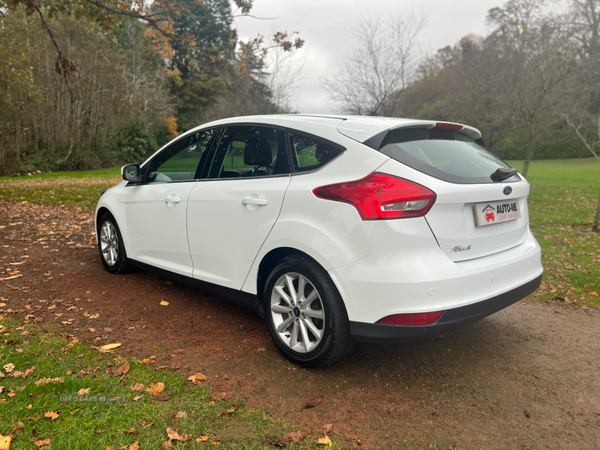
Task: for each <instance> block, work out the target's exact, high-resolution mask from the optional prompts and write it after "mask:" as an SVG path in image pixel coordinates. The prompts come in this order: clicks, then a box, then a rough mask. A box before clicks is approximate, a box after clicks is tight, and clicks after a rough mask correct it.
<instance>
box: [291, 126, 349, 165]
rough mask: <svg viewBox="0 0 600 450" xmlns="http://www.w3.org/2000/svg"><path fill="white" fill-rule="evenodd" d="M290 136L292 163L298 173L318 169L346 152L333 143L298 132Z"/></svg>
mask: <svg viewBox="0 0 600 450" xmlns="http://www.w3.org/2000/svg"><path fill="white" fill-rule="evenodd" d="M288 136H289V139H290V144H291V150H292V163H293V165H294V170H295V171H296V172H305V171H308V170H314V169H318V168H319V167H321V166H324V165H325V164H327V163H328V162H329V161H331V160H333V159H335V158H336V157H337V156H339V155H341V154H342V153H343V152H344V150H345V149H344V148H342V147H338V146H336V145H334V144H332V143H329V142H324V141H322V140H320V139H315V138H313V137H312V136H307V135H304V134H299V133H296V132H289V133H288Z"/></svg>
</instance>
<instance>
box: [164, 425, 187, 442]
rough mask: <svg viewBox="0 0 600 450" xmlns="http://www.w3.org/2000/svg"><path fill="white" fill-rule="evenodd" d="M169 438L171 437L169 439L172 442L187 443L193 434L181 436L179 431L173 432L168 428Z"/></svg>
mask: <svg viewBox="0 0 600 450" xmlns="http://www.w3.org/2000/svg"><path fill="white" fill-rule="evenodd" d="M167 436H169V439H170V440H172V441H181V442H186V441H189V440H190V438H191V437H192V435H191V434H186V435H183V436H182V435H180V434H179V433H178V432H177V430H173V429H171V428H167Z"/></svg>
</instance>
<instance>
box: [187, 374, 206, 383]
mask: <svg viewBox="0 0 600 450" xmlns="http://www.w3.org/2000/svg"><path fill="white" fill-rule="evenodd" d="M188 381H191V382H192V383H193V384H199V383H200V382H201V381H206V375H204V374H203V373H195V374H194V375H191V376H189V377H188Z"/></svg>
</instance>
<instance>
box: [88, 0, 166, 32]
mask: <svg viewBox="0 0 600 450" xmlns="http://www.w3.org/2000/svg"><path fill="white" fill-rule="evenodd" d="M86 1H87V2H88V3H91V4H92V5H94V6H96V7H98V8H101V9H104V10H106V11H108V12H111V13H113V14H118V15H121V16H128V17H133V18H134V19H139V20H143V21H144V22H147V23H148V24H150V25H152V26H153V27H154V28H156V29H157V30H158V31H160V33H161V34H163V35H164V36H166V37H168V38H170V37H172V36H171V35H170V34H169V33H167V32H166V31H165V30H163V29H162V28H161V27H160V26H159V23H160V22H168V21H169V19H166V18H163V19H153V17H154V16H156V15H157V14H150V15H146V14H140V13H137V12H135V11H127V10H123V9H115V8H111V7H110V6H107V5H104V4H102V3H100V2H99V1H98V0H86Z"/></svg>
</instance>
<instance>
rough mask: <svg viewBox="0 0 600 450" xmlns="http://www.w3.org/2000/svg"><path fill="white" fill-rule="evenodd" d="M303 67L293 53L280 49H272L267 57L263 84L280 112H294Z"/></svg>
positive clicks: (301, 62)
mask: <svg viewBox="0 0 600 450" xmlns="http://www.w3.org/2000/svg"><path fill="white" fill-rule="evenodd" d="M303 66H304V63H303V61H302V60H301V59H299V57H298V55H297V54H296V53H295V52H294V53H290V52H285V51H283V49H282V48H280V47H275V48H273V49H272V50H271V52H270V53H269V55H268V57H267V67H266V77H265V84H266V85H267V87H268V88H269V90H270V91H271V96H272V97H271V101H272V102H273V103H274V104H275V106H276V107H277V108H279V109H280V110H282V111H293V110H294V106H293V105H294V103H295V102H296V101H297V100H298V90H299V87H300V82H301V81H302V79H301V78H300V77H299V74H300V72H301V71H302V68H303Z"/></svg>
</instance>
